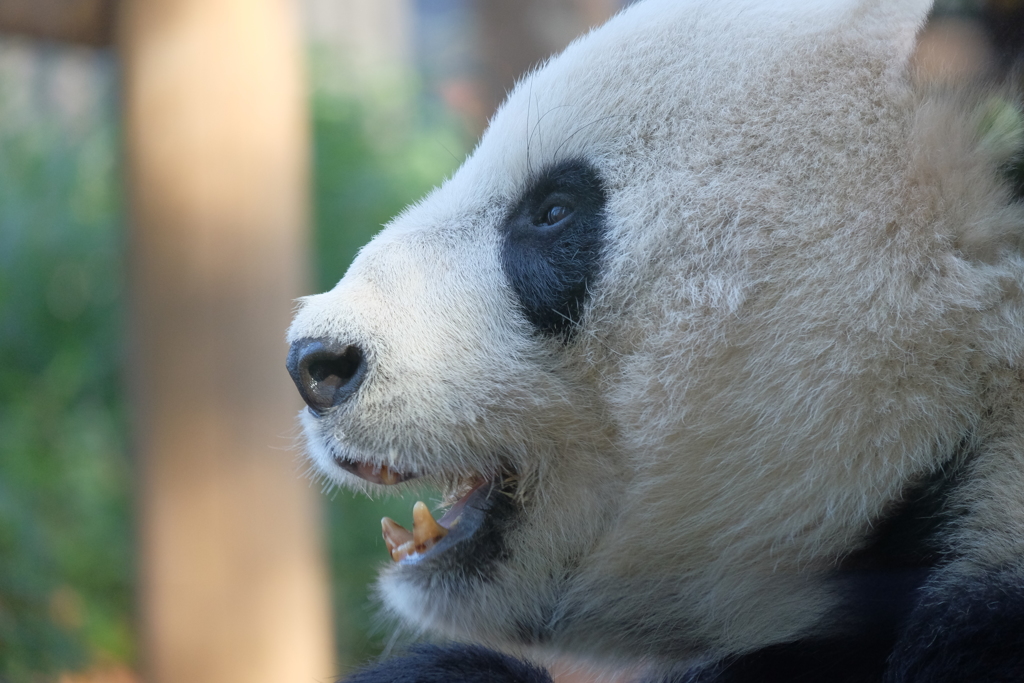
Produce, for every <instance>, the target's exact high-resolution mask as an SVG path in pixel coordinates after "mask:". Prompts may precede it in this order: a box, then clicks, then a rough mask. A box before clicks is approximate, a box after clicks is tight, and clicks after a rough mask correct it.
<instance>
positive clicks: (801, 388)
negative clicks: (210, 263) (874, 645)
mask: <svg viewBox="0 0 1024 683" xmlns="http://www.w3.org/2000/svg"><path fill="white" fill-rule="evenodd" d="M929 5H930V3H929V2H926V1H924V0H900V1H894V2H878V1H875V0H837V1H836V2H832V3H828V4H827V6H826V4H824V3H817V2H809V1H807V0H786V1H784V2H763V1H761V0H728V1H726V0H689V1H669V0H647V2H642V3H639V4H636V5H633V6H631V7H630V8H628V9H627V10H625V11H624V12H622V13H621V14H620V15H619V16H618V17H616V18H615V19H613V20H612V21H611V22H610V23H608V24H607V25H606V26H604V27H603V28H601V29H598V30H596V31H594V32H592V33H591V34H589V35H587V36H585V37H583V38H581V39H580V40H578V41H576V42H575V43H573V44H572V45H571V46H570V47H569V48H568V49H567V50H565V52H564V53H563V54H561V55H560V56H558V57H555V58H553V59H552V60H550V61H549V62H548V63H546V64H545V65H543V66H542V67H541V68H539V69H538V70H537V71H535V72H534V73H532V74H530V75H529V76H527V77H526V78H524V79H523V80H522V82H520V83H519V84H518V86H517V87H516V88H515V90H514V91H513V92H512V94H511V95H510V96H509V98H508V101H507V102H506V103H505V104H504V105H503V106H502V108H501V109H500V110H499V112H498V113H497V114H496V115H495V117H494V119H493V120H492V122H491V125H490V127H489V129H488V130H487V132H486V133H485V135H484V137H483V139H482V141H481V142H480V144H479V146H478V147H477V149H476V150H475V151H474V152H473V153H472V155H471V156H470V157H469V158H468V159H467V161H466V162H465V164H464V165H463V167H462V168H461V169H460V170H459V171H458V172H457V173H456V174H455V175H454V176H453V177H452V178H450V179H449V180H448V181H446V182H445V183H444V184H443V185H442V186H441V187H439V188H437V189H435V190H434V191H433V192H432V193H431V194H429V195H428V196H427V197H426V198H425V199H423V200H422V201H420V202H419V203H418V204H416V205H414V206H411V207H410V208H408V209H407V210H406V211H405V212H403V213H402V214H401V215H399V216H398V217H397V218H395V219H394V220H393V221H392V222H391V223H390V224H389V225H388V226H387V227H386V228H385V230H384V231H383V232H381V233H380V234H379V235H378V236H377V237H376V238H375V239H374V240H373V241H372V242H371V243H370V244H368V245H367V246H366V247H364V248H363V249H362V251H361V252H360V253H359V255H358V257H357V258H356V259H355V261H354V262H353V264H352V266H351V268H350V269H349V271H348V273H347V274H346V275H345V277H344V278H343V279H342V280H341V282H339V283H338V285H337V286H336V287H335V288H334V289H333V290H331V291H329V292H327V293H324V294H320V295H317V296H312V297H308V298H306V299H304V300H303V302H302V306H301V308H300V310H299V311H298V313H297V315H296V317H295V321H294V323H293V325H292V327H291V330H290V332H289V341H290V342H292V352H291V356H290V359H289V368H290V371H291V372H292V374H293V377H295V379H296V382H297V383H298V385H299V388H300V391H301V392H302V393H303V395H304V398H305V399H306V401H307V403H308V404H309V409H308V410H305V411H304V412H303V413H302V415H301V421H302V425H303V428H304V431H305V434H306V436H307V441H308V450H309V452H310V455H311V457H312V459H313V461H314V462H315V465H316V467H317V468H318V470H319V471H320V472H322V473H323V474H324V475H325V476H327V477H328V478H330V479H331V480H333V481H335V482H338V483H340V484H343V485H348V486H352V487H355V488H361V489H376V488H379V487H385V486H390V485H402V484H403V482H405V481H407V480H413V479H416V480H420V481H424V482H429V483H432V484H435V485H438V486H440V487H442V488H443V489H444V490H446V491H447V492H448V499H449V500H448V503H449V504H450V505H451V509H450V510H449V511H448V512H447V513H446V514H445V516H444V517H443V518H442V521H441V524H442V525H443V526H447V527H448V535H447V536H445V537H444V538H443V539H442V540H440V541H438V542H437V543H436V545H433V547H430V548H429V549H427V550H426V551H424V552H412V553H411V554H408V556H407V557H405V558H404V559H402V560H401V561H400V562H397V563H394V564H393V565H392V566H390V567H389V568H388V569H387V570H386V571H385V572H384V573H383V575H382V578H381V582H380V587H381V592H382V594H383V597H384V600H385V603H386V605H387V606H388V608H389V609H390V610H391V611H393V612H394V613H396V614H397V615H398V616H399V617H400V618H401V619H402V620H403V621H405V622H406V623H407V624H408V625H410V626H412V627H413V628H417V629H419V628H422V629H425V630H430V631H434V632H440V633H442V634H445V635H447V636H450V637H455V638H461V639H470V640H474V641H477V642H483V643H487V644H491V645H495V646H499V647H505V648H516V647H536V648H540V649H544V648H550V649H556V650H560V651H574V652H578V653H583V654H589V655H592V656H596V655H602V656H606V657H611V658H615V657H621V658H626V657H630V658H635V657H641V658H649V659H652V660H658V659H659V658H662V657H666V658H667V657H671V658H678V657H680V656H693V657H697V656H714V655H715V654H720V653H724V652H736V651H740V650H749V649H752V648H754V647H758V646H762V645H765V644H770V643H772V642H781V641H784V640H785V639H787V638H792V637H794V634H804V633H808V632H813V631H814V630H815V629H817V628H819V624H820V623H821V622H822V619H823V615H825V614H827V613H828V612H829V611H830V610H831V609H832V608H833V607H834V606H835V600H836V599H837V598H836V597H835V594H834V591H832V590H831V589H830V587H829V585H828V583H827V581H826V580H825V579H824V578H823V577H825V576H827V573H828V571H829V568H831V567H833V566H834V564H835V562H836V560H837V558H839V557H840V556H841V555H842V554H843V553H844V552H846V551H848V550H849V549H850V548H851V547H856V545H857V543H858V542H859V539H860V538H861V537H862V536H863V534H865V533H866V529H867V528H868V527H869V526H870V524H871V522H872V520H874V519H877V518H878V517H879V516H880V515H882V514H883V513H884V511H885V509H886V508H887V506H888V505H889V504H890V503H891V501H893V500H894V499H896V498H898V496H899V491H900V490H901V487H902V486H903V485H904V484H905V483H906V482H907V481H908V480H910V479H911V478H912V477H914V476H917V475H918V474H921V473H923V472H927V471H928V470H929V469H931V468H933V467H934V466H935V457H936V456H935V453H936V452H940V451H942V449H944V448H947V447H950V448H951V447H953V446H954V445H955V443H956V442H957V440H958V439H959V437H960V434H961V433H962V428H963V426H964V425H965V424H968V423H969V422H970V421H971V420H972V419H974V416H976V414H977V413H978V411H980V410H981V409H982V408H981V407H980V403H979V400H978V399H977V398H976V396H977V394H978V391H979V390H978V386H977V380H976V379H975V378H976V377H977V376H979V374H981V373H980V371H978V368H979V367H981V366H983V365H984V364H985V363H989V362H998V361H1001V360H1005V359H1006V358H1007V357H1009V356H1011V355H1012V354H1013V353H1017V352H1018V350H1016V349H1015V348H1011V347H1014V344H1015V343H1016V342H1011V341H1007V339H1004V338H1000V337H999V334H998V333H997V332H996V331H990V332H986V334H985V335H980V334H978V332H977V330H978V329H988V328H986V324H987V323H986V320H988V318H986V317H985V316H990V315H995V313H994V311H998V310H1001V308H1000V307H1005V306H1006V305H1009V304H1006V303H1005V300H1006V299H1007V297H1006V296H1005V293H1004V291H1003V290H1004V289H1005V287H1003V286H1001V285H998V284H997V283H998V282H1001V280H999V278H1000V277H1003V278H1004V279H1005V276H1006V272H1008V271H1006V268H1008V267H1009V266H1005V265H1004V261H1005V258H1004V257H1003V256H1002V255H1004V254H1005V253H1008V252H1009V251H1012V250H1013V249H1014V246H1015V245H1014V243H1013V240H1012V232H1013V226H1014V225H1015V224H1017V223H1018V222H1019V220H1020V215H1019V211H1018V210H1016V209H1011V208H1007V207H1008V196H1007V193H1006V191H1005V190H1004V189H1003V187H1002V185H1001V184H1000V180H999V178H998V174H997V163H996V161H994V160H993V158H991V155H990V154H988V153H987V152H986V148H985V146H984V145H983V144H981V141H979V136H978V130H979V127H978V126H979V124H978V120H979V117H980V116H982V115H981V114H979V113H978V111H979V110H978V108H977V106H976V104H975V103H974V101H973V100H970V99H969V98H966V97H964V96H961V95H960V94H957V93H937V94H936V93H932V92H930V91H929V90H928V89H927V88H926V87H924V86H922V85H921V84H919V83H918V82H917V81H916V80H915V78H914V74H913V68H912V64H911V60H910V58H911V52H912V49H913V45H914V40H915V35H916V33H917V31H918V30H919V28H920V27H921V25H922V24H923V21H924V19H925V17H926V14H927V12H928V10H929ZM935 140H941V142H942V144H941V145H940V146H938V147H936V146H935V145H934V144H932V143H933V142H934V141H935ZM979 273H985V274H984V275H981V274H979ZM972 326H973V327H972ZM989 327H991V328H992V329H993V330H995V327H994V326H992V325H989ZM972 329H973V330H974V331H973V332H972V331H970V330H972ZM992 359H996V360H992ZM940 361H941V362H940Z"/></svg>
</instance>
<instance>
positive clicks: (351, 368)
mask: <svg viewBox="0 0 1024 683" xmlns="http://www.w3.org/2000/svg"><path fill="white" fill-rule="evenodd" d="M287 366H288V374H289V375H291V376H292V380H293V381H294V382H295V386H297V387H298V388H299V393H300V394H301V395H302V400H303V401H305V402H306V405H308V406H309V410H310V412H312V413H313V414H314V415H316V416H317V417H320V415H321V414H322V413H323V412H324V411H325V410H327V409H328V408H331V407H333V406H336V405H340V404H341V403H343V402H344V401H345V400H346V399H348V397H349V396H351V395H352V394H354V393H355V391H356V389H358V388H359V385H360V384H361V383H362V381H363V377H364V376H365V375H366V355H365V354H364V353H363V351H362V349H360V348H359V347H358V346H354V345H349V346H342V345H340V344H334V343H332V342H330V341H329V340H325V339H299V340H298V341H296V342H294V343H293V344H292V347H291V350H290V351H289V352H288V362H287Z"/></svg>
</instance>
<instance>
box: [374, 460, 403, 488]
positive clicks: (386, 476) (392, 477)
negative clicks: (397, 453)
mask: <svg viewBox="0 0 1024 683" xmlns="http://www.w3.org/2000/svg"><path fill="white" fill-rule="evenodd" d="M377 476H379V477H380V483H382V484H387V485H388V486H392V485H394V484H397V483H399V482H401V481H402V475H400V474H397V473H396V472H395V471H394V470H392V469H391V468H390V467H388V466H387V465H381V466H380V473H379V474H378V475H377Z"/></svg>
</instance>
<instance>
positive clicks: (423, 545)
mask: <svg viewBox="0 0 1024 683" xmlns="http://www.w3.org/2000/svg"><path fill="white" fill-rule="evenodd" d="M380 524H381V532H382V534H383V536H384V543H385V544H386V545H387V547H388V552H390V553H391V559H392V560H394V561H395V562H400V561H401V560H404V559H405V558H407V557H409V556H410V555H417V554H420V553H425V552H427V551H428V550H430V549H431V548H432V547H434V545H435V544H436V543H437V542H438V541H440V540H441V539H442V538H444V537H445V536H447V535H448V530H447V529H445V528H444V527H443V526H441V525H440V524H438V523H437V522H436V521H434V517H433V515H431V514H430V510H429V509H428V508H427V506H426V504H425V503H423V501H418V502H417V503H416V505H414V506H413V508H412V532H411V533H410V532H409V531H408V530H407V529H405V528H404V527H402V525H400V524H399V523H398V522H396V521H395V520H393V519H391V518H390V517H385V518H384V519H382V520H380Z"/></svg>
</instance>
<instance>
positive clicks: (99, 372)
mask: <svg viewBox="0 0 1024 683" xmlns="http://www.w3.org/2000/svg"><path fill="white" fill-rule="evenodd" d="M109 66H110V65H109V64H108V65H107V68H108V69H109ZM10 90H11V84H10V83H5V82H4V81H3V74H2V73H0V112H2V111H4V109H3V103H4V98H5V97H8V96H10V94H11V93H10ZM314 93H315V94H314V96H313V99H312V107H311V114H312V122H313V136H314V150H313V163H314V168H313V181H314V188H313V189H314V191H313V208H314V212H313V214H314V219H315V220H314V223H315V230H314V239H313V245H314V250H313V259H312V261H313V263H314V266H315V269H316V282H317V289H318V291H319V290H323V289H327V288H330V287H331V286H332V285H333V284H334V283H335V282H336V281H337V280H338V279H339V278H340V277H341V275H342V274H343V273H344V271H345V269H346V268H347V267H348V264H349V263H350V262H351V260H352V258H353V256H354V255H355V253H356V251H357V249H358V248H359V247H360V246H361V245H362V244H364V243H366V242H367V241H368V240H369V239H370V238H371V237H372V235H373V234H374V233H375V232H376V231H377V230H379V229H380V226H381V225H382V224H383V223H385V222H386V221H387V220H389V219H390V218H391V217H392V216H393V215H395V214H396V213H398V212H399V211H400V210H401V209H402V208H403V207H404V206H405V205H406V204H407V203H409V202H410V201H414V200H415V199H417V198H419V197H421V196H422V195H423V194H425V193H426V192H427V191H428V190H429V189H430V188H431V187H432V186H433V185H435V184H437V183H438V182H439V181H440V180H441V179H442V178H443V177H444V176H445V175H446V174H448V173H450V172H451V171H452V170H453V169H454V168H455V167H456V166H457V164H458V163H459V162H460V161H461V157H462V155H463V150H464V149H465V142H464V140H462V139H461V138H460V137H459V135H458V134H457V133H456V132H455V126H454V125H453V124H451V123H449V122H448V121H446V119H445V118H444V116H443V115H439V114H437V113H436V112H435V113H433V114H431V113H429V112H427V113H426V114H424V113H423V111H422V110H421V109H419V108H418V106H413V105H416V104H417V103H416V101H415V97H414V96H413V95H410V94H409V93H408V92H407V91H405V92H400V93H397V94H394V93H393V94H392V96H390V98H389V97H384V98H377V99H372V98H362V99H361V98H357V97H354V96H352V95H342V94H337V93H335V94H330V93H328V92H326V90H324V89H316V88H314ZM108 99H109V102H105V103H103V105H102V106H101V111H99V112H95V115H94V116H92V117H91V118H90V120H89V121H87V122H84V123H83V122H81V121H79V122H77V123H75V124H74V125H69V121H68V120H67V117H66V116H64V117H62V116H61V115H60V114H59V113H53V112H50V107H48V106H41V105H40V104H39V103H37V106H34V107H31V108H30V111H29V112H28V114H29V115H27V116H20V117H10V116H0V683H22V682H23V681H24V682H33V683H34V682H36V681H46V680H52V677H53V674H54V673H56V672H59V671H66V670H76V669H80V668H83V667H88V666H91V665H94V664H96V663H102V662H104V661H114V662H126V663H131V662H132V661H133V658H134V655H135V653H134V645H135V641H134V635H133V624H132V619H133V607H132V600H133V597H134V587H133V561H132V553H133V539H132V525H131V484H132V480H131V467H130V461H129V456H128V437H127V434H128V424H127V419H126V409H125V399H124V396H123V387H124V383H123V372H124V367H123V363H124V358H125V344H124V335H123V332H124V330H123V318H124V303H125V301H124V299H125V297H124V281H123V267H124V257H125V253H124V230H123V227H124V226H123V220H122V206H121V204H122V197H121V193H120V187H121V186H120V176H119V168H118V155H119V149H118V143H117V134H118V130H117V125H116V117H115V111H116V102H115V98H114V97H112V96H111V97H109V98H108ZM415 498H416V496H413V497H412V498H409V497H407V498H404V499H403V498H391V499H388V500H367V499H365V498H362V497H357V496H354V495H352V494H350V493H348V492H347V491H340V492H332V493H331V494H330V495H328V496H325V506H326V507H327V511H328V512H327V514H328V519H329V529H330V532H329V533H330V546H329V548H330V559H331V563H332V572H333V578H334V589H335V606H336V615H337V618H336V624H337V643H338V658H339V661H340V662H342V664H343V665H345V666H346V668H347V667H348V666H351V665H352V664H353V663H356V662H360V661H363V660H365V659H367V658H368V657H371V656H373V655H374V654H376V653H377V652H379V651H380V650H381V649H382V648H383V647H384V646H385V643H386V642H387V639H388V637H389V636H388V631H387V630H386V629H384V628H382V627H380V625H379V624H378V623H377V622H376V616H375V615H376V614H377V612H378V608H377V607H376V606H375V605H374V604H373V601H372V599H371V597H370V595H371V590H370V587H371V584H372V582H373V579H374V577H375V575H376V573H377V570H378V569H379V566H380V565H381V564H383V563H385V562H386V561H388V560H387V552H386V550H385V548H384V544H383V541H382V540H381V537H380V518H381V517H382V516H384V515H388V516H392V517H395V518H396V519H397V520H399V521H400V522H401V523H405V524H407V523H408V521H409V517H410V515H411V508H412V502H413V500H415ZM427 498H428V499H429V494H427Z"/></svg>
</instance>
